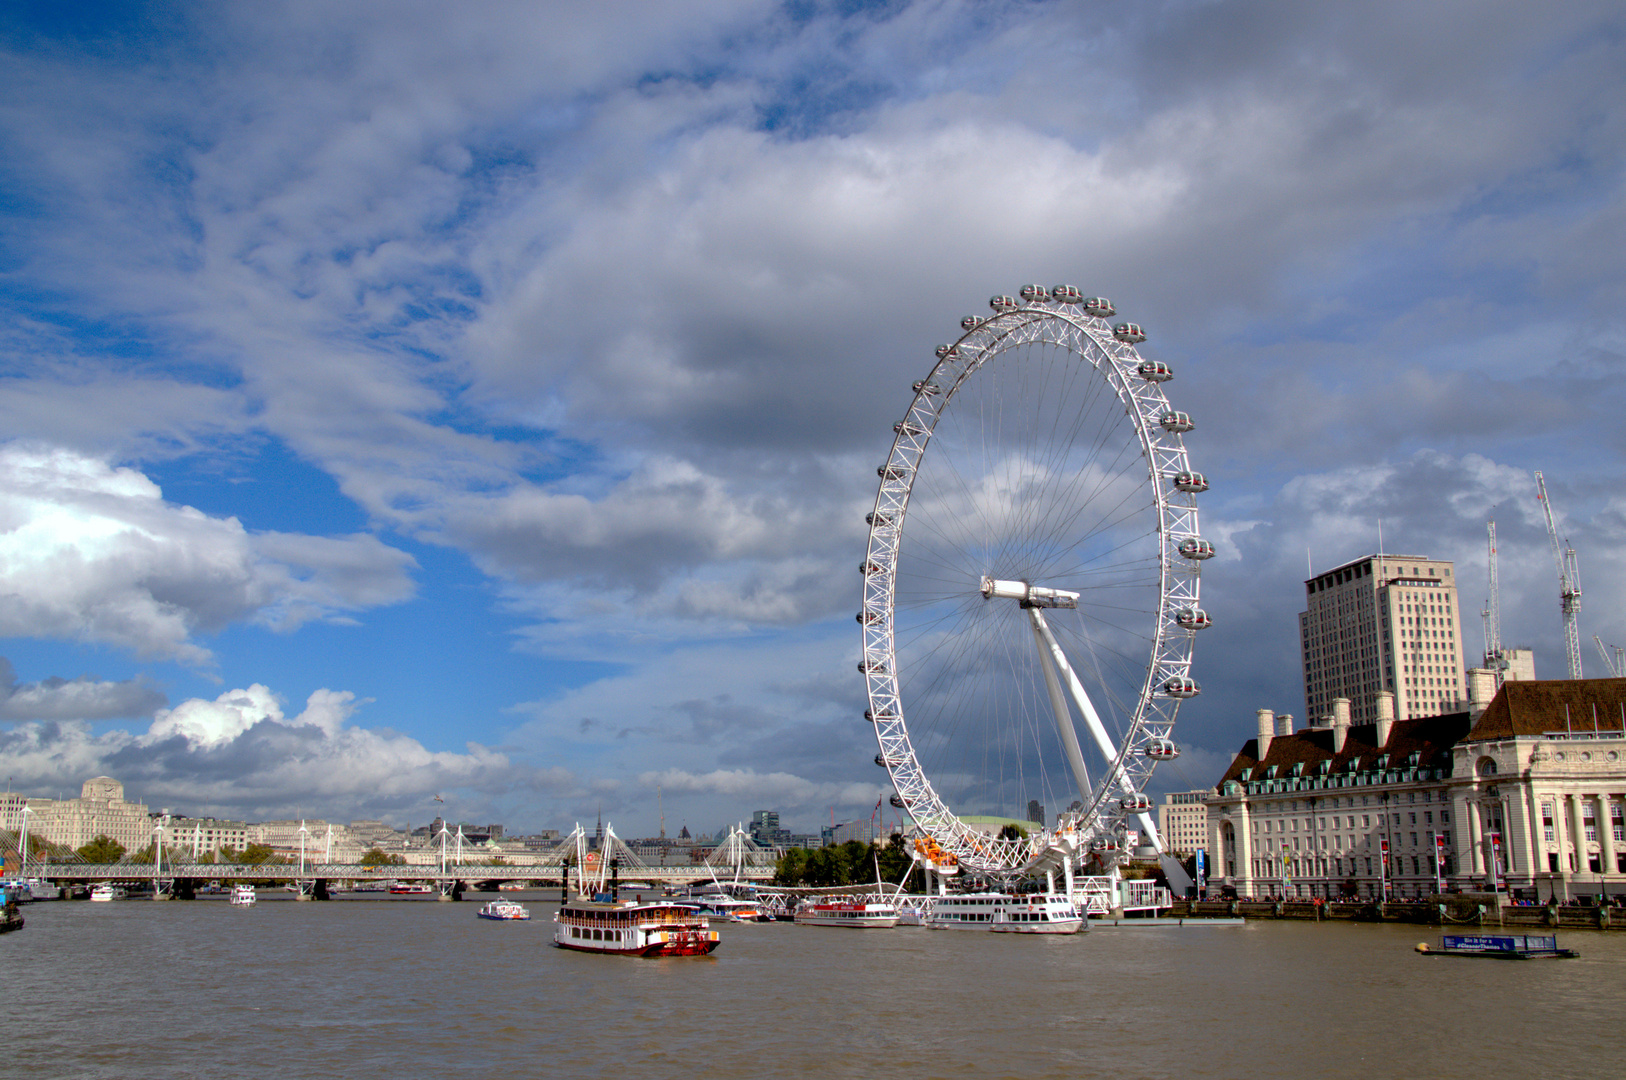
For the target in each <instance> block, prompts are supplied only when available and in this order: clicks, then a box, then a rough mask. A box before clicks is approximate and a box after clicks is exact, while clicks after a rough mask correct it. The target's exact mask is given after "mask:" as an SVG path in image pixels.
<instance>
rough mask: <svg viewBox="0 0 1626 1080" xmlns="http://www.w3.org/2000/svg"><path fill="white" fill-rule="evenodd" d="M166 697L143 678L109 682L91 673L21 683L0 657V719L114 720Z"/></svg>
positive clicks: (148, 709) (141, 711)
mask: <svg viewBox="0 0 1626 1080" xmlns="http://www.w3.org/2000/svg"><path fill="white" fill-rule="evenodd" d="M165 700H166V698H165V697H164V694H163V692H162V691H160V690H159V689H158V688H157V687H156V686H153V685H152V683H150V682H148V681H147V680H146V679H144V678H140V677H137V678H134V679H125V680H122V681H120V682H108V681H106V680H103V679H97V678H95V677H93V676H90V675H81V676H79V677H78V678H76V679H64V678H61V677H60V676H53V677H51V678H48V679H41V680H40V681H39V682H33V683H20V682H18V681H17V675H16V671H15V669H14V668H13V667H12V665H11V661H10V660H8V659H7V658H5V657H3V656H0V720H113V719H118V718H121V717H130V716H142V715H146V714H150V713H151V712H152V711H153V710H154V709H156V708H158V707H159V706H161V705H163V704H164V702H165Z"/></svg>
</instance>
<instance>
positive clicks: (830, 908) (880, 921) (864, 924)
mask: <svg viewBox="0 0 1626 1080" xmlns="http://www.w3.org/2000/svg"><path fill="white" fill-rule="evenodd" d="M795 921H796V922H797V923H798V924H799V925H801V926H847V927H851V928H852V929H854V930H890V929H892V928H893V927H894V926H897V925H898V909H897V908H896V907H893V906H892V905H891V904H862V903H859V902H857V901H852V900H848V901H839V900H838V901H831V902H828V903H823V904H819V903H807V904H802V905H801V906H799V907H798V908H797V909H796V917H795Z"/></svg>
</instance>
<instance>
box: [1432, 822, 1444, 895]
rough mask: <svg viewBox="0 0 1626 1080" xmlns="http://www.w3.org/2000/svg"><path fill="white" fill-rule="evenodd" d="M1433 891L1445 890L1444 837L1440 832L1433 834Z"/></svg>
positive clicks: (1440, 891)
mask: <svg viewBox="0 0 1626 1080" xmlns="http://www.w3.org/2000/svg"><path fill="white" fill-rule="evenodd" d="M1434 891H1435V893H1436V894H1438V893H1443V892H1444V891H1445V837H1444V836H1443V835H1441V834H1440V833H1435V834H1434Z"/></svg>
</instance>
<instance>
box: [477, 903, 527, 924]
mask: <svg viewBox="0 0 1626 1080" xmlns="http://www.w3.org/2000/svg"><path fill="white" fill-rule="evenodd" d="M475 914H476V915H478V916H480V918H482V919H496V920H498V921H499V922H512V921H514V920H517V919H529V918H530V917H531V913H530V912H529V911H526V910H525V909H524V908H523V907H521V906H520V905H519V904H516V903H514V902H513V901H512V900H493V901H491V903H489V904H487V905H486V906H485V907H483V908H481V909H480V910H479V911H476V912H475Z"/></svg>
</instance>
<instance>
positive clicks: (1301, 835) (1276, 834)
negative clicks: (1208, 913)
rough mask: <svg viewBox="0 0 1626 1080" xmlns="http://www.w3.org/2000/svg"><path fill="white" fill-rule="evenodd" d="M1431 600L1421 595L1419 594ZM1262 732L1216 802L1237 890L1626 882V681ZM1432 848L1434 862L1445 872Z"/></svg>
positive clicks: (1548, 888) (1525, 893)
mask: <svg viewBox="0 0 1626 1080" xmlns="http://www.w3.org/2000/svg"><path fill="white" fill-rule="evenodd" d="M1419 602H1420V601H1419ZM1391 700H1392V699H1391V698H1389V696H1388V694H1387V693H1386V692H1385V693H1382V694H1380V695H1379V700H1378V713H1379V716H1378V719H1377V720H1376V722H1374V723H1371V724H1355V723H1352V722H1351V719H1350V716H1349V712H1348V708H1347V703H1346V702H1342V701H1338V700H1335V701H1334V702H1333V706H1334V709H1333V715H1332V718H1331V722H1330V723H1328V724H1322V725H1317V726H1312V727H1305V728H1300V729H1298V730H1295V731H1292V732H1291V733H1282V732H1281V731H1280V730H1279V729H1278V728H1277V727H1276V724H1275V717H1274V715H1273V714H1272V713H1270V711H1269V710H1263V709H1262V710H1260V711H1259V715H1258V736H1257V738H1255V739H1252V740H1249V742H1247V743H1246V744H1244V746H1243V747H1242V749H1241V751H1240V752H1239V753H1238V754H1237V755H1236V757H1235V759H1234V760H1233V761H1232V762H1231V766H1230V768H1229V769H1227V770H1226V773H1225V776H1224V777H1223V778H1222V779H1221V781H1220V783H1219V785H1218V787H1217V789H1216V792H1215V793H1214V794H1213V795H1212V796H1210V797H1209V799H1208V801H1207V808H1208V823H1209V824H1208V831H1209V837H1208V848H1209V851H1210V853H1211V860H1210V864H1211V867H1212V871H1211V872H1212V878H1211V880H1213V881H1214V882H1215V883H1216V884H1224V885H1228V886H1231V887H1233V888H1235V889H1236V890H1237V892H1238V893H1239V894H1241V895H1254V896H1298V897H1306V896H1320V897H1335V896H1340V895H1351V896H1359V897H1365V898H1372V897H1377V896H1382V895H1387V896H1389V897H1423V896H1429V895H1432V894H1433V893H1434V892H1435V890H1436V882H1437V881H1438V883H1439V884H1440V885H1443V886H1444V887H1446V888H1448V889H1450V888H1456V889H1463V890H1487V889H1492V888H1495V887H1496V886H1497V885H1499V884H1500V885H1505V887H1506V888H1507V889H1508V891H1509V892H1510V893H1511V894H1512V895H1513V896H1515V897H1517V898H1521V899H1527V900H1545V899H1548V898H1552V897H1557V898H1559V899H1561V900H1562V899H1566V898H1572V897H1579V896H1590V897H1604V896H1613V895H1619V894H1620V893H1621V892H1622V891H1623V890H1626V820H1623V813H1626V723H1623V721H1626V706H1623V705H1622V702H1623V701H1626V679H1583V680H1573V681H1571V680H1549V681H1520V680H1512V681H1509V682H1507V683H1505V684H1504V685H1503V686H1502V687H1501V689H1500V690H1498V691H1497V692H1496V696H1495V697H1494V698H1493V699H1492V700H1491V701H1490V702H1489V703H1488V704H1487V705H1486V707H1485V708H1484V709H1483V711H1480V710H1479V709H1478V707H1477V706H1478V705H1479V704H1480V703H1479V702H1474V703H1472V705H1473V706H1474V707H1473V708H1470V710H1469V711H1466V712H1454V713H1447V714H1443V715H1438V716H1426V717H1413V718H1410V719H1397V718H1394V717H1393V715H1392V706H1391V705H1390V701H1391ZM1436 853H1438V855H1439V864H1438V867H1436Z"/></svg>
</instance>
